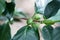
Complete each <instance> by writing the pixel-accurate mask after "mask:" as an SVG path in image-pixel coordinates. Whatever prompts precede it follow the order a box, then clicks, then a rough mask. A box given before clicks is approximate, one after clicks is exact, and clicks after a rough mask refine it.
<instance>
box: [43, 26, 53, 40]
mask: <svg viewBox="0 0 60 40" xmlns="http://www.w3.org/2000/svg"><path fill="white" fill-rule="evenodd" d="M52 33H53V27H52V26H50V25H47V26H44V27H43V29H42V35H43V38H44V40H52Z"/></svg>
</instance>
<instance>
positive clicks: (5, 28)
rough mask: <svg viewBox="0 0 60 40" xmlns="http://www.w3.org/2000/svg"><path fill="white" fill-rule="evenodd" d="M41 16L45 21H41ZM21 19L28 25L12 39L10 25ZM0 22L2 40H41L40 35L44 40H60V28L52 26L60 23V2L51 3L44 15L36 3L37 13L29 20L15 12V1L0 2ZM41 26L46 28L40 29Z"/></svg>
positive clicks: (0, 0) (0, 38)
mask: <svg viewBox="0 0 60 40" xmlns="http://www.w3.org/2000/svg"><path fill="white" fill-rule="evenodd" d="M41 15H42V17H43V20H41ZM21 16H22V17H21ZM19 19H24V20H27V22H26V23H27V25H25V26H24V27H22V28H20V29H19V30H18V31H17V33H16V34H15V35H14V37H13V38H12V37H11V28H10V24H13V21H20V20H19ZM0 21H1V23H0V40H40V33H42V36H43V39H44V40H60V27H55V28H54V27H53V26H52V25H54V24H55V23H57V22H60V0H52V1H51V2H49V3H48V4H47V5H46V7H45V10H44V13H43V12H41V11H40V10H39V7H38V6H37V3H35V13H34V15H33V16H32V17H30V18H27V15H26V14H24V13H23V12H18V11H16V10H15V2H14V0H12V1H11V2H9V3H8V2H7V1H5V0H0ZM40 24H45V26H43V28H42V29H40V26H39V25H40Z"/></svg>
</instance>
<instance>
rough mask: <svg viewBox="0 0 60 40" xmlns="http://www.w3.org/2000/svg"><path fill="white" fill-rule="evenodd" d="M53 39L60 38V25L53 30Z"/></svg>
mask: <svg viewBox="0 0 60 40" xmlns="http://www.w3.org/2000/svg"><path fill="white" fill-rule="evenodd" d="M53 40H60V27H56V28H55V29H54V30H53Z"/></svg>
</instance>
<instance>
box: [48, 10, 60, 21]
mask: <svg viewBox="0 0 60 40" xmlns="http://www.w3.org/2000/svg"><path fill="white" fill-rule="evenodd" d="M48 20H51V21H53V22H60V9H59V11H58V12H57V14H56V15H55V16H52V17H51V18H49V19H48Z"/></svg>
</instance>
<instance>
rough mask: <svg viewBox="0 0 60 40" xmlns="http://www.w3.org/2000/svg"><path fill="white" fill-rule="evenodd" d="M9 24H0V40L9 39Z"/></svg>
mask: <svg viewBox="0 0 60 40" xmlns="http://www.w3.org/2000/svg"><path fill="white" fill-rule="evenodd" d="M10 32H11V31H10V26H9V24H8V23H7V24H3V25H0V40H10V39H11V33H10Z"/></svg>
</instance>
